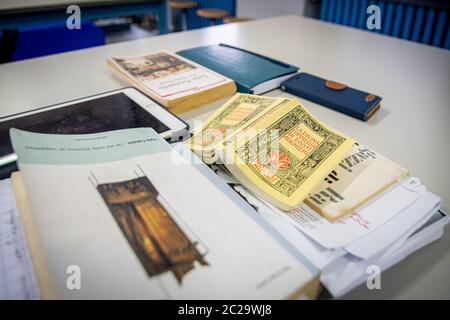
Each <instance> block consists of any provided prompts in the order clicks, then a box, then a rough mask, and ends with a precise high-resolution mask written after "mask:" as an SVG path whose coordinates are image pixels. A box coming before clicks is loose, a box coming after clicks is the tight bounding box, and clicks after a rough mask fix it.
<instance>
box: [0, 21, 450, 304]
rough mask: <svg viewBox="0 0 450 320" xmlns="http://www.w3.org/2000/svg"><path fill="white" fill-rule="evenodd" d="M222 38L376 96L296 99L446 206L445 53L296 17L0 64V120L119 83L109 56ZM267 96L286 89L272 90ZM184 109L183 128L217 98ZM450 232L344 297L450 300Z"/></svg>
mask: <svg viewBox="0 0 450 320" xmlns="http://www.w3.org/2000/svg"><path fill="white" fill-rule="evenodd" d="M218 42H224V43H228V44H231V45H235V46H239V47H242V48H245V49H248V50H252V51H255V52H258V53H261V54H264V55H268V56H271V57H273V58H276V59H279V60H282V61H285V62H288V63H291V64H294V65H297V66H299V67H300V68H301V69H302V70H303V71H306V72H310V73H313V74H316V75H319V76H322V77H324V78H327V79H333V80H336V81H339V82H343V83H346V84H348V85H350V86H354V87H356V88H360V89H363V90H366V91H370V92H373V93H376V94H378V95H380V96H382V97H383V101H382V108H381V109H380V110H379V111H378V112H377V113H376V114H375V115H374V116H373V117H372V118H371V119H370V120H369V121H368V122H362V121H359V120H356V119H353V118H351V117H348V116H346V115H343V114H341V113H338V112H335V111H332V110H330V109H327V108H325V107H322V106H320V105H317V104H314V103H311V102H309V101H305V100H302V102H303V103H304V105H305V106H306V107H307V108H308V109H309V110H310V111H311V112H312V113H313V114H314V115H315V116H317V117H318V118H319V119H321V120H323V121H324V122H325V123H327V124H329V125H330V126H332V127H334V128H336V129H338V130H340V131H342V132H344V133H346V134H348V135H350V136H352V137H354V138H356V139H358V140H359V141H360V142H361V143H363V144H366V145H368V146H370V147H372V148H374V149H375V150H377V151H378V152H380V153H382V154H384V155H385V156H387V157H389V158H391V159H392V160H394V161H396V162H398V163H400V164H402V165H404V166H405V167H407V168H409V169H410V171H411V172H412V174H413V175H416V176H418V177H420V178H421V180H422V182H423V183H425V184H426V185H427V186H428V189H429V190H431V191H433V192H434V193H436V194H438V195H439V196H440V197H442V199H443V200H444V209H445V210H446V211H447V212H448V211H449V208H450V207H449V205H450V188H449V187H450V185H449V182H450V170H449V166H450V148H449V141H448V139H449V138H450V125H449V120H450V105H449V103H450V86H449V83H450V51H446V50H443V49H439V48H434V47H430V46H425V45H421V44H416V43H413V42H409V41H404V40H399V39H395V38H391V37H385V36H380V35H377V34H374V33H369V32H365V31H360V30H356V29H352V28H347V27H342V26H337V25H333V24H329V23H324V22H320V21H317V20H313V19H309V18H304V17H300V16H284V17H276V18H270V19H263V20H256V21H252V22H246V23H239V24H229V25H221V26H214V27H209V28H204V29H199V30H194V31H187V32H183V33H173V34H169V35H164V36H159V37H152V38H148V39H143V40H135V41H130V42H123V43H118V44H113V45H106V46H102V47H98V48H91V49H85V50H79V51H73V52H69V53H63V54H58V55H52V56H47V57H43V58H36V59H31V60H27V61H22V62H17V63H9V64H4V65H0V117H1V116H6V115H9V114H12V113H17V112H21V111H25V110H30V109H34V108H37V107H42V106H46V105H50V104H54V103H58V102H62V101H67V100H71V99H76V98H79V97H83V96H87V95H92V94H96V93H100V92H103V91H108V90H113V89H117V88H120V87H124V86H127V83H125V82H122V81H121V80H119V79H118V78H116V77H115V76H114V75H112V73H111V72H110V70H109V69H108V68H107V65H106V62H105V60H106V59H107V58H108V57H109V56H112V55H116V56H120V55H139V54H143V53H146V52H151V51H155V50H160V49H167V50H170V51H177V50H181V49H186V48H190V47H195V46H201V45H208V44H214V43H218ZM269 95H272V96H289V95H288V94H285V93H283V92H281V91H278V90H275V91H272V92H270V93H269ZM223 101H224V100H222V101H219V102H217V103H214V104H211V105H208V106H204V107H202V108H199V109H196V110H193V111H190V112H188V113H185V114H183V115H182V118H184V119H185V120H186V121H188V123H190V124H191V125H192V124H193V123H194V122H195V121H196V120H201V119H205V118H206V117H207V116H208V115H209V114H211V112H212V111H213V110H214V109H215V108H217V107H218V106H219V105H221V104H222V103H223ZM449 270H450V230H449V228H447V230H446V232H445V234H444V237H443V238H442V239H440V240H439V241H437V242H435V243H433V244H431V245H429V246H427V247H426V248H424V249H422V250H419V251H418V252H416V253H414V254H413V255H412V256H410V257H409V258H407V259H406V260H404V261H403V262H401V263H399V264H397V265H396V266H394V267H392V268H391V269H389V270H388V271H386V272H384V273H383V275H382V279H381V281H382V289H381V290H379V291H377V290H375V291H369V290H368V289H366V288H365V286H362V287H360V288H357V289H355V290H354V291H352V292H351V293H350V294H348V295H347V296H346V297H348V298H356V299H359V298H447V299H450V275H449Z"/></svg>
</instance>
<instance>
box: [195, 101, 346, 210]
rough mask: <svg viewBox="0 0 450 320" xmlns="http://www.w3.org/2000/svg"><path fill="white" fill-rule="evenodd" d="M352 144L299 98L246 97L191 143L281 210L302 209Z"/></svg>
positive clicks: (225, 107)
mask: <svg viewBox="0 0 450 320" xmlns="http://www.w3.org/2000/svg"><path fill="white" fill-rule="evenodd" d="M353 143H354V141H353V139H351V138H349V137H347V136H345V135H343V134H341V133H339V132H337V131H335V130H334V129H331V128H330V127H328V126H326V125H325V124H324V123H322V122H320V121H319V120H317V119H316V118H314V117H313V116H312V115H311V114H310V113H309V112H308V111H307V110H306V109H305V108H303V106H302V105H301V104H300V102H299V101H298V100H295V99H293V100H291V99H284V98H273V97H264V96H256V95H249V94H242V93H238V94H236V95H235V96H234V97H233V98H232V99H230V100H229V101H228V102H227V103H225V104H224V105H223V106H222V107H220V108H219V109H218V110H217V111H216V112H215V113H214V114H213V115H212V116H211V117H210V118H208V119H207V120H206V121H205V122H204V123H203V124H202V125H201V126H199V127H198V128H195V129H194V134H193V136H192V138H191V139H190V140H188V141H186V144H187V145H188V146H189V147H190V148H191V149H192V150H193V151H194V152H195V153H197V154H198V155H199V156H200V157H201V158H202V159H203V160H204V161H205V162H206V163H214V162H219V163H223V164H224V165H225V167H226V168H227V169H228V170H229V171H230V172H231V173H232V174H233V176H234V177H235V178H237V179H238V180H239V181H240V182H241V183H242V184H244V185H245V186H246V187H248V188H249V189H251V190H252V191H253V192H254V193H255V194H257V195H259V196H260V197H262V198H264V199H266V200H267V201H270V202H271V203H272V204H273V205H275V206H277V207H278V208H280V209H282V210H291V209H294V208H296V207H298V206H299V205H300V203H301V202H302V201H303V200H304V199H305V197H306V196H308V194H309V193H310V192H311V191H312V190H313V188H314V187H315V186H316V185H317V184H318V183H319V182H320V181H321V180H322V179H323V178H324V177H325V176H326V175H327V174H328V173H329V172H330V171H331V170H332V169H333V168H334V167H335V166H336V165H337V164H338V163H339V162H340V161H341V160H342V159H343V158H344V157H345V156H346V154H347V153H348V151H349V150H350V149H351V147H352V145H353Z"/></svg>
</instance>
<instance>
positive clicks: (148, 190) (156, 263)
mask: <svg viewBox="0 0 450 320" xmlns="http://www.w3.org/2000/svg"><path fill="white" fill-rule="evenodd" d="M97 190H98V192H99V193H100V194H101V196H102V198H103V200H104V201H105V203H106V205H107V206H108V208H109V210H110V211H111V214H112V215H113V216H114V219H115V220H116V222H117V224H118V225H119V227H120V229H121V230H122V232H123V234H124V235H125V237H126V238H127V240H128V242H129V243H130V245H131V246H132V247H133V250H134V252H135V254H136V255H137V256H138V258H139V260H140V261H141V263H142V265H143V267H144V268H145V270H146V271H147V274H148V275H149V276H150V277H153V276H158V275H160V274H163V273H166V272H172V274H173V275H174V276H175V278H176V280H177V282H178V284H180V285H181V283H182V280H183V276H184V275H185V274H187V273H188V272H189V271H191V270H193V269H194V263H195V262H196V261H197V262H198V263H199V264H200V265H203V266H206V265H208V263H207V262H206V261H205V260H204V258H203V256H202V255H201V254H200V252H199V251H198V250H197V248H196V245H197V244H198V242H196V241H191V240H190V239H189V238H188V237H187V235H186V234H185V233H184V232H183V230H182V229H181V228H180V226H179V225H178V224H177V223H176V222H175V220H174V219H173V218H172V217H171V216H170V213H169V212H167V210H166V209H165V208H164V207H163V206H162V205H161V203H160V202H159V201H158V199H157V198H158V191H157V190H156V189H155V187H154V186H153V184H152V183H151V182H150V180H149V179H148V178H147V177H140V178H136V179H133V180H128V181H121V182H114V183H103V184H99V185H97Z"/></svg>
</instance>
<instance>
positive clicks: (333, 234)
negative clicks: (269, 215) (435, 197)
mask: <svg viewBox="0 0 450 320" xmlns="http://www.w3.org/2000/svg"><path fill="white" fill-rule="evenodd" d="M425 191H426V188H425V186H423V185H422V184H421V183H420V181H419V179H417V178H414V177H412V178H409V179H407V180H405V181H403V182H402V183H400V184H398V185H397V186H395V187H393V188H392V189H391V190H389V191H388V192H386V193H385V194H383V195H381V196H380V197H378V198H377V199H375V200H373V201H371V202H370V203H368V204H367V205H365V206H364V207H362V208H360V209H358V210H355V211H354V212H353V213H351V214H350V215H348V216H347V217H344V218H342V219H340V220H338V221H336V222H334V223H331V222H329V221H328V220H327V219H325V218H323V217H322V216H320V215H319V214H317V213H316V212H315V211H314V210H312V209H311V208H309V207H308V206H306V205H305V204H302V205H300V206H299V207H298V208H297V209H294V210H292V211H290V212H288V213H285V212H283V211H280V210H279V209H277V208H275V207H273V206H272V205H270V204H269V203H266V204H267V205H268V206H269V207H271V208H272V209H273V210H274V211H277V212H279V213H283V214H282V216H283V217H284V218H285V219H286V220H288V221H289V222H290V223H292V224H293V225H295V226H296V227H297V228H298V229H299V230H301V231H302V232H303V233H305V234H306V235H308V236H309V237H310V238H311V239H313V240H315V241H316V242H318V243H319V244H320V245H321V246H323V247H325V248H327V249H336V248H342V247H345V246H347V245H349V244H351V243H353V242H354V241H356V240H358V239H360V238H362V237H364V236H366V235H368V234H370V233H371V232H373V231H374V230H376V229H377V228H379V227H380V226H382V225H383V224H384V223H386V222H387V221H388V220H389V219H391V218H392V217H394V216H395V215H397V214H398V213H400V212H401V211H402V210H404V209H405V208H407V207H408V206H410V205H411V204H412V203H414V201H416V200H417V199H418V197H419V196H420V195H421V194H422V193H423V192H425Z"/></svg>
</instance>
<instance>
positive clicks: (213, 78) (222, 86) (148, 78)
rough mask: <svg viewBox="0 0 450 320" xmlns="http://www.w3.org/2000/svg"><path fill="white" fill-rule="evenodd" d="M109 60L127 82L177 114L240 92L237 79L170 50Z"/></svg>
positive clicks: (116, 71) (109, 63)
mask: <svg viewBox="0 0 450 320" xmlns="http://www.w3.org/2000/svg"><path fill="white" fill-rule="evenodd" d="M107 63H108V65H109V66H110V67H111V68H112V70H113V71H114V72H115V73H116V74H118V75H119V76H120V77H121V78H123V79H125V81H127V82H130V83H131V84H133V85H134V86H136V87H137V88H139V89H140V90H142V91H143V92H145V93H146V94H148V95H149V96H150V97H152V98H153V99H155V100H156V101H158V102H159V103H161V104H162V105H164V106H166V107H168V108H171V110H172V111H174V112H177V113H179V112H183V111H187V110H189V109H193V108H195V107H198V106H201V105H203V104H207V103H209V102H213V101H215V100H218V99H220V98H223V97H226V96H229V95H232V94H233V93H234V92H235V91H236V85H235V83H234V81H233V80H231V79H229V78H227V77H225V76H223V75H220V74H218V73H216V72H214V71H212V70H209V69H208V68H205V67H203V66H201V65H199V64H197V63H195V62H193V61H189V60H188V59H185V58H183V57H181V56H179V55H177V54H174V53H171V52H168V51H159V52H153V53H148V54H145V55H143V56H135V57H111V58H109V59H108V60H107Z"/></svg>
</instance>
